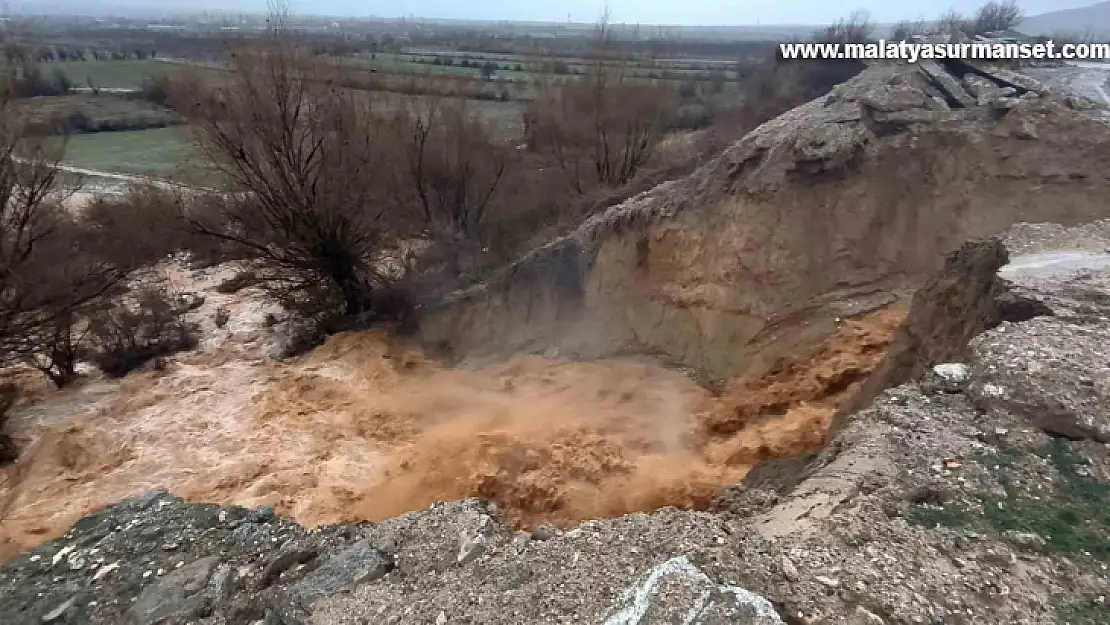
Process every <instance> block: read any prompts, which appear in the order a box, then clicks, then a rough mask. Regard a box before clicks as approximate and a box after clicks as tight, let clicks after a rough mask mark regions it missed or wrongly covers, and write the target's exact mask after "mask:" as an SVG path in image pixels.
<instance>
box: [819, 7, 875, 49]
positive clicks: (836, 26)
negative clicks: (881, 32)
mask: <svg viewBox="0 0 1110 625" xmlns="http://www.w3.org/2000/svg"><path fill="white" fill-rule="evenodd" d="M874 31H875V28H874V26H873V25H872V24H871V18H870V17H869V16H868V15H867V12H865V11H855V12H853V13H852V14H851V15H849V16H848V17H847V18H841V19H839V20H837V21H836V22H835V23H833V24H831V25H829V26H826V27H825V28H823V29H821V30H820V31H818V32H817V33H816V34H815V35H814V36H813V40H814V41H817V42H820V43H864V42H867V41H870V40H871V35H872V34H873V33H874Z"/></svg>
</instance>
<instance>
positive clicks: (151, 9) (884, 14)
mask: <svg viewBox="0 0 1110 625" xmlns="http://www.w3.org/2000/svg"><path fill="white" fill-rule="evenodd" d="M7 4H8V5H9V7H10V8H11V9H12V10H15V11H17V12H21V13H36V12H43V9H46V7H43V6H42V5H41V4H40V1H39V0H22V1H21V0H15V1H9V2H8V3H7ZM979 4H980V3H975V4H974V5H970V4H962V5H961V6H954V5H953V3H952V2H951V1H950V0H907V1H905V2H900V3H891V2H886V1H882V0H858V1H857V2H856V3H855V4H851V5H839V6H837V5H835V4H834V3H829V2H827V1H826V0H786V1H783V0H751V1H750V2H749V3H747V4H746V6H744V7H742V8H741V7H736V6H735V4H734V3H732V2H728V1H727V0H683V1H681V2H679V1H677V0H608V2H596V1H594V0H559V1H555V0H535V1H533V2H528V3H522V2H518V1H509V0H486V1H485V2H481V3H469V4H468V3H460V2H457V1H455V0H450V1H449V0H408V1H407V2H405V3H403V6H404V11H403V12H399V11H398V10H397V7H398V6H400V5H401V3H396V2H383V1H381V0H371V1H369V2H367V1H361V0H360V1H356V0H330V1H325V2H320V1H314V0H290V5H291V8H292V11H293V12H294V13H295V14H300V15H319V16H335V17H341V16H342V17H381V18H396V17H414V18H423V19H436V18H439V19H468V20H481V21H535V22H566V21H571V22H578V23H583V22H585V23H589V22H593V21H595V20H596V19H597V17H598V15H600V13H601V12H602V10H603V9H604V8H605V7H606V6H608V8H609V10H610V14H611V19H612V21H613V22H616V23H630V24H632V23H638V24H645V25H646V24H653V25H654V24H657V25H668V26H753V25H761V24H762V25H808V24H827V23H829V22H832V21H835V20H837V19H839V18H841V17H844V16H846V15H848V14H849V13H851V12H852V11H853V10H855V9H861V10H864V11H867V12H868V14H869V15H870V16H871V19H872V20H873V21H876V22H883V23H889V22H896V21H898V20H902V19H910V20H913V19H932V18H934V17H937V16H939V15H940V14H942V13H944V12H945V11H947V10H949V9H951V8H956V9H957V10H961V11H963V12H968V11H970V10H974V8H975V7H977V6H978V5H979ZM1018 4H1019V6H1021V7H1022V9H1023V10H1024V11H1025V14H1026V15H1037V14H1041V13H1046V12H1049V11H1056V10H1060V9H1070V8H1077V7H1083V6H1089V5H1091V4H1098V3H1095V2H1090V0H1021V1H1019V2H1018ZM265 9H266V3H265V1H264V0H242V1H241V2H235V3H228V2H226V1H222V2H221V1H219V0H108V1H107V2H100V1H96V0H68V1H67V0H61V1H56V2H53V3H51V6H50V7H49V9H47V10H48V11H49V12H50V13H53V14H59V13H66V12H78V11H86V12H95V14H110V13H111V12H112V11H123V10H128V11H134V12H141V13H143V14H148V15H158V14H172V13H184V12H198V11H228V12H246V13H258V12H264V11H265Z"/></svg>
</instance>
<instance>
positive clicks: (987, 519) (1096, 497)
mask: <svg viewBox="0 0 1110 625" xmlns="http://www.w3.org/2000/svg"><path fill="white" fill-rule="evenodd" d="M1017 453H1019V452H1017V451H1016V450H1012V449H1005V448H1000V449H999V451H998V452H997V453H996V454H993V455H992V456H989V457H984V458H981V459H980V461H981V462H983V464H984V466H986V467H987V468H989V469H994V468H995V467H998V469H999V470H1000V471H1001V473H1000V475H999V476H998V477H999V480H1000V482H1002V484H1003V487H1004V488H1005V490H1006V498H1005V499H1003V500H999V501H986V500H982V501H980V502H979V503H980V507H981V510H974V509H969V508H967V507H965V506H963V505H961V504H958V503H949V504H945V505H942V506H933V505H927V504H914V505H912V506H910V509H909V510H908V512H907V514H906V519H907V520H908V521H910V522H911V523H916V524H918V525H923V526H926V527H936V526H938V525H939V526H942V527H974V528H977V529H982V530H993V531H994V532H997V533H1000V534H1011V535H1012V534H1016V533H1031V534H1036V535H1038V536H1040V537H1041V538H1042V539H1044V541H1045V549H1046V550H1047V551H1050V552H1055V553H1061V554H1079V553H1084V554H1090V555H1091V556H1092V557H1094V558H1096V559H1097V560H1100V561H1102V562H1110V484H1106V483H1103V482H1100V481H1098V480H1096V479H1094V478H1092V477H1090V476H1088V475H1086V474H1085V472H1083V471H1081V468H1082V467H1083V460H1082V459H1081V458H1079V457H1078V456H1077V455H1076V454H1075V453H1074V452H1072V451H1071V450H1070V449H1069V448H1068V446H1067V443H1065V442H1064V441H1063V440H1060V439H1053V440H1052V441H1051V442H1049V443H1047V444H1045V445H1044V446H1042V447H1040V448H1039V449H1037V450H1036V452H1035V453H1036V454H1037V455H1038V456H1040V457H1042V458H1044V459H1045V460H1047V461H1048V462H1049V463H1050V464H1052V465H1053V467H1055V468H1056V470H1057V471H1058V472H1059V475H1060V477H1059V480H1058V481H1057V483H1056V488H1055V490H1054V491H1052V492H1051V493H1047V494H1045V496H1042V497H1041V498H1040V499H1032V498H1029V497H1027V496H1025V495H1023V493H1021V492H1020V491H1019V490H1018V489H1017V488H1015V487H1014V486H1013V485H1012V484H1011V482H1010V480H1009V479H1008V476H1007V475H1006V471H1008V470H1009V469H1010V468H1011V467H1012V466H1013V463H1014V460H1015V459H1016V457H1017V455H1016V454H1017ZM1099 622H1110V621H1099Z"/></svg>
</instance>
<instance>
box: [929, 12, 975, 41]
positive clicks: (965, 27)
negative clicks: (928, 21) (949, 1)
mask: <svg viewBox="0 0 1110 625" xmlns="http://www.w3.org/2000/svg"><path fill="white" fill-rule="evenodd" d="M935 30H936V32H937V33H939V34H942V35H953V34H956V33H964V34H970V31H971V30H972V24H971V21H970V20H968V19H967V18H966V17H964V16H963V15H961V14H960V13H958V12H957V11H956V10H954V9H952V10H949V11H948V12H946V13H944V14H943V15H941V16H940V19H938V20H937V23H936V29H935Z"/></svg>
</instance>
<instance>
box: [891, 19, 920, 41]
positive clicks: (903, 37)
mask: <svg viewBox="0 0 1110 625" xmlns="http://www.w3.org/2000/svg"><path fill="white" fill-rule="evenodd" d="M928 32H929V27H928V26H927V25H926V24H925V21H924V20H917V21H916V22H911V21H909V20H902V21H900V22H898V23H897V24H895V25H894V28H893V29H892V30H891V32H890V38H891V39H893V40H895V41H909V40H910V39H913V38H914V37H917V36H921V35H926V34H928Z"/></svg>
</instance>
